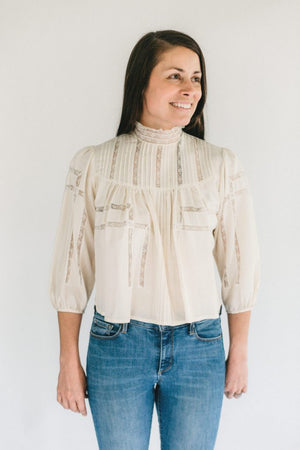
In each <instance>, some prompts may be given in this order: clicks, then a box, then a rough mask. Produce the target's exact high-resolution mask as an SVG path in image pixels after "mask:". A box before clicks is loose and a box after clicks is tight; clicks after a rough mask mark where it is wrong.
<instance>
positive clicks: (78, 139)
mask: <svg viewBox="0 0 300 450" xmlns="http://www.w3.org/2000/svg"><path fill="white" fill-rule="evenodd" d="M0 9H1V14H0V54H1V73H0V89H1V106H0V114H1V117H0V119H1V135H0V145H1V147H0V148H1V169H0V170H1V177H0V182H1V205H2V208H1V233H0V236H1V267H0V270H1V275H2V282H1V315H0V330H1V335H0V346H1V371H0V383H1V398H2V407H1V412H0V415H1V417H0V421H1V425H2V427H1V428H2V431H1V433H0V446H1V447H2V448H5V449H9V450H53V449H55V450H65V449H70V448H72V449H73V450H79V449H82V448H85V449H91V450H92V449H96V448H97V442H96V436H95V432H94V428H93V424H92V416H91V412H90V408H89V404H88V401H87V400H86V402H87V408H88V415H87V416H86V417H83V416H82V415H81V414H79V413H74V412H72V411H71V410H65V409H64V408H63V407H62V406H61V405H60V404H59V403H58V402H57V401H56V385H57V376H58V371H59V334H58V323H57V314H56V311H55V310H54V308H53V307H52V305H51V304H50V299H49V291H48V288H49V271H50V264H51V261H52V254H53V246H54V238H55V232H56V229H57V225H58V219H59V212H60V207H61V201H62V195H63V190H64V183H65V177H66V174H67V170H68V166H69V162H70V160H71V158H72V156H73V155H74V153H75V152H76V151H77V150H79V149H80V148H82V147H84V146H87V145H96V144H99V143H101V142H104V141H105V140H108V139H111V138H112V137H114V136H115V135H116V131H117V126H118V124H119V120H120V114H121V106H122V97H123V83H124V76H125V69H126V65H127V61H128V58H129V55H130V52H131V50H132V48H133V46H134V45H135V43H136V42H137V41H138V39H140V37H141V36H142V35H144V34H145V33H147V32H149V31H157V30H162V29H175V30H178V31H182V32H184V33H187V34H189V35H191V36H192V37H193V38H194V39H195V40H196V41H197V42H198V43H199V45H200V47H201V49H202V51H203V53H204V57H205V60H206V68H207V83H208V98H207V104H206V107H205V126H206V135H205V138H206V140H207V141H208V142H211V143H213V144H215V145H219V146H222V147H227V148H230V149H231V150H232V151H234V152H235V153H236V154H237V156H238V157H239V158H240V159H241V161H242V163H243V164H244V166H245V169H246V172H247V175H248V178H249V182H250V186H251V191H252V195H253V201H254V207H255V213H256V221H257V230H258V237H259V243H260V250H261V259H262V280H261V286H260V289H259V293H258V299H257V305H256V306H255V308H254V309H253V311H252V314H251V320H250V331H249V353H248V356H249V359H248V362H249V364H248V368H249V377H248V392H247V394H245V395H243V396H242V397H241V398H240V399H238V400H236V399H227V397H226V396H225V395H224V401H223V409H222V414H221V421H220V427H219V433H218V437H217V442H216V450H241V449H243V450H253V449H256V450H269V449H270V450H286V449H288V450H296V449H299V448H300V437H299V431H298V429H299V413H298V411H299V403H300V389H299V373H300V372H299V370H300V367H299V366H300V364H299V354H300V344H299V342H300V335H299V313H300V307H299V287H300V286H299V284H300V283H299V273H300V264H299V261H300V258H299V250H300V246H299V244H300V242H299V192H300V183H299V164H300V159H299V137H300V135H299V107H300V95H299V92H300V91H299V79H300V58H299V39H300V33H299V26H298V28H297V24H299V19H300V4H299V2H298V1H296V0H295V1H293V0H289V1H285V2H284V1H279V0H259V1H258V0H251V1H250V0H245V1H238V0H228V1H222V0H212V1H210V2H209V3H208V2H207V1H204V0H197V1H186V2H184V3H182V2H178V3H175V2H167V1H161V0H153V1H152V2H147V3H146V2H145V3H142V2H140V1H133V0H128V1H127V2H123V3H122V2H117V3H116V2H113V3H109V2H103V1H96V0H85V1H79V0H72V1H71V0H64V1H58V0H51V1H50V0H45V1H39V2H37V1H33V0H27V1H26V2H23V1H21V0H1V1H0ZM93 302H94V293H93V294H92V296H91V298H90V301H89V304H88V307H87V310H86V312H85V314H84V315H83V319H82V325H81V332H80V354H81V362H82V365H83V367H85V362H86V353H87V345H88V338H89V328H90V323H91V319H92V315H93ZM222 327H223V332H224V345H225V351H226V354H227V351H228V342H229V341H228V327H227V316H226V313H225V310H224V308H223V312H222ZM129 407H130V405H129ZM159 448H160V447H159V431H158V421H157V415H156V410H155V408H154V416H153V425H152V433H151V441H150V450H157V449H159Z"/></svg>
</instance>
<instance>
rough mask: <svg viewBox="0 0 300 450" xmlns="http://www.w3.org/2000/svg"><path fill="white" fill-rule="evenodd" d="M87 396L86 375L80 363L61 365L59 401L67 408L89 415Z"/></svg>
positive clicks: (58, 387)
mask: <svg viewBox="0 0 300 450" xmlns="http://www.w3.org/2000/svg"><path fill="white" fill-rule="evenodd" d="M85 398H87V394H86V375H85V373H84V370H83V368H82V366H81V364H80V363H79V364H78V363H76V364H75V363H67V364H64V365H63V366H61V368H60V372H59V375H58V383H57V401H58V402H59V403H60V404H61V405H62V406H63V407H64V408H65V409H71V411H74V412H80V413H81V414H82V415H83V416H86V415H87V411H86V405H85V400H84V399H85Z"/></svg>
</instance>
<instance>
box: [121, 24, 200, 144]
mask: <svg viewBox="0 0 300 450" xmlns="http://www.w3.org/2000/svg"><path fill="white" fill-rule="evenodd" d="M175 46H182V47H186V48H189V49H190V50H192V51H193V52H195V53H197V55H198V56H199V60H200V68H201V72H202V76H201V90H202V96H201V98H200V100H199V102H198V104H197V108H196V110H195V112H194V114H193V116H192V117H191V120H190V122H189V124H188V125H186V126H185V127H184V128H183V131H185V132H186V133H188V134H191V135H192V136H196V137H199V138H201V139H204V117H203V108H204V105H205V102H206V94H207V89H206V71H205V61H204V57H203V54H202V51H201V49H200V47H199V45H198V44H197V42H196V41H194V39H192V38H191V37H190V36H188V35H187V34H184V33H181V32H179V31H175V30H162V31H155V32H150V33H147V34H145V35H144V36H142V37H141V39H140V40H139V41H138V42H137V43H136V45H135V46H134V48H133V50H132V52H131V54H130V57H129V60H128V63H127V68H126V74H125V82H124V96H123V106H122V114H121V120H120V124H119V128H118V131H117V134H116V136H119V135H120V134H123V133H130V132H131V131H133V130H134V129H135V122H136V121H139V118H140V116H141V114H142V111H143V93H144V90H145V89H146V87H147V85H148V82H149V78H150V74H151V72H152V70H153V68H154V67H155V66H156V65H157V64H158V62H159V58H160V56H161V54H162V53H163V52H165V51H167V50H170V49H171V48H172V47H175Z"/></svg>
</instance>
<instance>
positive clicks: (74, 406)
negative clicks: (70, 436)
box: [69, 400, 79, 413]
mask: <svg viewBox="0 0 300 450" xmlns="http://www.w3.org/2000/svg"><path fill="white" fill-rule="evenodd" d="M69 404H70V410H71V411H73V412H76V413H78V412H79V409H78V407H77V402H76V401H75V400H72V401H69Z"/></svg>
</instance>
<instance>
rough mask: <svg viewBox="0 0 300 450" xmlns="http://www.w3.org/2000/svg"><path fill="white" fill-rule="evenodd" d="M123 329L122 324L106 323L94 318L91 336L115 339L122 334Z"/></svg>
mask: <svg viewBox="0 0 300 450" xmlns="http://www.w3.org/2000/svg"><path fill="white" fill-rule="evenodd" d="M121 329H122V325H121V324H118V323H113V322H106V321H105V320H104V319H101V318H97V317H95V316H94V317H93V321H92V326H91V330H90V334H91V336H93V337H95V338H98V339H114V338H116V337H117V336H118V335H119V334H120V332H121Z"/></svg>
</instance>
